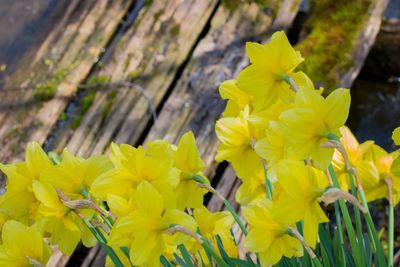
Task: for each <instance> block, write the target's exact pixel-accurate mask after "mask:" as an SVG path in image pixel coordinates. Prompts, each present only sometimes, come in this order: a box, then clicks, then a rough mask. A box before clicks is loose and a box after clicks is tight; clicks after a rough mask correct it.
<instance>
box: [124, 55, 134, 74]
mask: <svg viewBox="0 0 400 267" xmlns="http://www.w3.org/2000/svg"><path fill="white" fill-rule="evenodd" d="M132 57H133V54H132V53H129V54H128V56H127V57H126V59H125V61H124V69H123V71H124V72H125V71H126V70H127V69H128V67H129V63H130V62H131V59H132Z"/></svg>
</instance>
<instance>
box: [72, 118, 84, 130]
mask: <svg viewBox="0 0 400 267" xmlns="http://www.w3.org/2000/svg"><path fill="white" fill-rule="evenodd" d="M82 118H83V116H81V115H80V116H77V117H75V118H74V120H73V121H72V123H71V128H72V129H73V130H76V129H78V127H79V125H80V124H81V122H82Z"/></svg>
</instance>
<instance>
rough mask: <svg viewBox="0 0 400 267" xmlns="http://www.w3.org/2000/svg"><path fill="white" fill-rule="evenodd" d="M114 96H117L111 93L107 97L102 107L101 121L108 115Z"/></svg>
mask: <svg viewBox="0 0 400 267" xmlns="http://www.w3.org/2000/svg"><path fill="white" fill-rule="evenodd" d="M116 96H117V91H113V92H111V93H109V94H108V95H107V100H106V104H105V105H104V108H103V110H102V112H101V118H102V120H104V119H105V118H106V117H107V116H108V114H109V113H110V110H111V108H112V106H113V104H114V100H115V97H116Z"/></svg>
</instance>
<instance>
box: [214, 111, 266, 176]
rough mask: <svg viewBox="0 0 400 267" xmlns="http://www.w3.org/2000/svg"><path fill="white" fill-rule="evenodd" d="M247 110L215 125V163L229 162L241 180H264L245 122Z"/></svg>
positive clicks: (223, 119)
mask: <svg viewBox="0 0 400 267" xmlns="http://www.w3.org/2000/svg"><path fill="white" fill-rule="evenodd" d="M248 114H249V110H248V108H245V109H244V110H243V111H242V113H241V115H240V116H239V117H235V118H221V119H219V120H218V121H217V123H216V125H215V132H216V134H217V137H218V139H219V141H220V142H221V144H220V146H219V147H218V152H217V155H216V157H215V160H216V161H223V160H226V161H228V162H230V163H231V164H232V166H233V168H234V169H235V171H236V173H237V175H238V176H239V178H241V179H246V178H248V177H260V178H261V179H264V178H263V177H264V168H263V164H262V161H261V158H260V157H259V156H258V155H257V154H256V152H255V151H254V149H253V143H254V140H253V136H252V133H251V128H250V124H249V122H248V120H247V117H248Z"/></svg>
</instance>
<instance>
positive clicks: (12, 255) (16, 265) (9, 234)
mask: <svg viewBox="0 0 400 267" xmlns="http://www.w3.org/2000/svg"><path fill="white" fill-rule="evenodd" d="M2 241H3V243H2V244H1V245H0V266H9V267H20V266H41V265H43V266H44V265H46V263H47V261H48V259H49V258H50V256H51V253H52V250H51V248H50V247H49V246H48V245H47V244H46V243H45V242H44V241H43V238H42V236H41V235H40V233H39V232H38V231H37V230H36V229H35V228H34V227H28V226H26V225H24V224H22V223H20V222H17V221H13V220H10V221H7V222H6V223H5V224H4V226H3V231H2Z"/></svg>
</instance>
